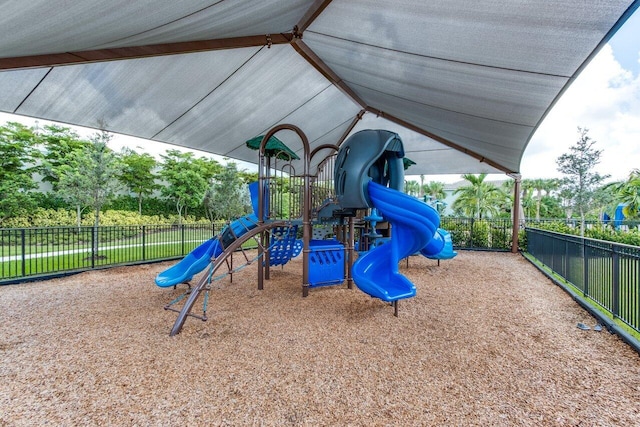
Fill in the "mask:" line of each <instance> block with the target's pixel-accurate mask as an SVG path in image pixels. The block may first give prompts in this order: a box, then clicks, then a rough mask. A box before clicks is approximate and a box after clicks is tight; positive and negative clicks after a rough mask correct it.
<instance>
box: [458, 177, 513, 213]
mask: <svg viewBox="0 0 640 427" xmlns="http://www.w3.org/2000/svg"><path fill="white" fill-rule="evenodd" d="M486 177H487V174H486V173H482V174H480V175H479V176H475V175H473V174H465V175H462V178H463V179H465V180H466V181H468V182H469V185H467V186H464V187H460V188H458V189H457V190H455V191H454V193H453V194H457V195H458V197H457V198H456V200H455V201H454V202H453V208H454V209H456V210H458V211H460V212H462V213H463V215H466V216H470V217H477V218H478V219H482V218H483V217H486V216H493V215H496V214H497V213H498V212H499V211H500V210H501V208H502V206H503V205H504V200H505V198H506V197H507V196H506V194H505V193H504V192H503V191H502V190H501V189H500V188H498V187H496V186H495V185H493V184H491V183H488V182H485V181H484V180H485V178H486Z"/></svg>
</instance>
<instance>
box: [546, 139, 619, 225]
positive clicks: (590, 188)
mask: <svg viewBox="0 0 640 427" xmlns="http://www.w3.org/2000/svg"><path fill="white" fill-rule="evenodd" d="M588 132H589V131H588V129H586V128H581V127H578V134H579V139H578V141H577V142H576V144H575V145H573V146H571V147H569V153H565V154H562V155H561V156H560V157H558V159H557V160H556V164H557V165H558V171H559V172H561V173H562V174H564V175H566V177H565V178H564V179H563V180H562V183H561V189H563V190H565V192H564V194H565V195H570V199H569V200H570V203H571V205H572V206H573V207H574V208H575V209H576V210H577V211H578V213H579V214H580V228H581V236H583V237H584V220H585V215H586V213H587V211H588V210H589V207H590V205H591V202H592V201H593V198H594V191H595V189H596V187H597V186H598V185H599V184H600V183H601V182H602V181H604V180H605V179H606V178H607V177H608V175H600V174H599V173H597V172H595V171H594V168H595V167H596V165H597V164H598V163H600V155H601V154H602V150H596V149H595V148H594V145H595V143H596V141H594V140H592V139H591V137H589V135H588Z"/></svg>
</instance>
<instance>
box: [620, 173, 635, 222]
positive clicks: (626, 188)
mask: <svg viewBox="0 0 640 427" xmlns="http://www.w3.org/2000/svg"><path fill="white" fill-rule="evenodd" d="M616 190H617V192H618V196H619V197H620V202H622V203H626V205H627V206H625V207H624V211H623V212H624V216H625V217H627V218H638V217H639V216H640V215H639V214H638V210H639V209H640V169H634V170H632V171H631V173H630V174H629V178H627V180H626V181H624V182H622V183H620V184H619V185H617V186H616Z"/></svg>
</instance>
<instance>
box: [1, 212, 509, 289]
mask: <svg viewBox="0 0 640 427" xmlns="http://www.w3.org/2000/svg"><path fill="white" fill-rule="evenodd" d="M223 225H224V223H218V224H214V225H203V224H183V225H179V226H178V225H139V226H108V227H47V228H5V229H0V284H6V283H13V282H17V281H21V280H24V279H28V278H32V277H38V278H45V277H49V276H54V275H59V274H63V273H67V272H77V271H84V270H88V269H92V268H103V267H109V266H116V265H131V264H140V263H144V262H155V261H162V260H171V259H177V258H181V257H184V256H185V255H186V254H188V253H189V252H190V251H191V250H193V249H194V248H195V247H196V246H197V245H199V244H200V243H202V242H203V241H205V240H207V239H209V238H211V237H212V236H214V235H216V234H217V232H219V231H220V229H221V228H222V227H223ZM441 227H442V228H444V229H445V230H447V231H449V232H450V233H451V235H452V240H453V243H454V247H455V248H456V249H478V250H482V249H488V250H505V251H506V250H510V248H511V234H512V227H511V221H510V220H503V219H495V220H477V219H471V218H442V224H441Z"/></svg>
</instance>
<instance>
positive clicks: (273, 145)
mask: <svg viewBox="0 0 640 427" xmlns="http://www.w3.org/2000/svg"><path fill="white" fill-rule="evenodd" d="M262 138H264V135H260V136H256V137H255V138H251V139H250V140H248V141H247V147H249V148H251V149H252V150H259V149H260V143H261V142H262ZM264 154H265V155H266V156H267V157H277V158H279V159H280V160H300V157H298V156H297V155H296V153H294V152H293V151H291V149H290V148H289V147H287V146H286V145H284V142H282V141H280V140H279V139H278V138H276V137H275V136H272V137H271V138H269V140H268V141H267V145H266V147H265V149H264Z"/></svg>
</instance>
